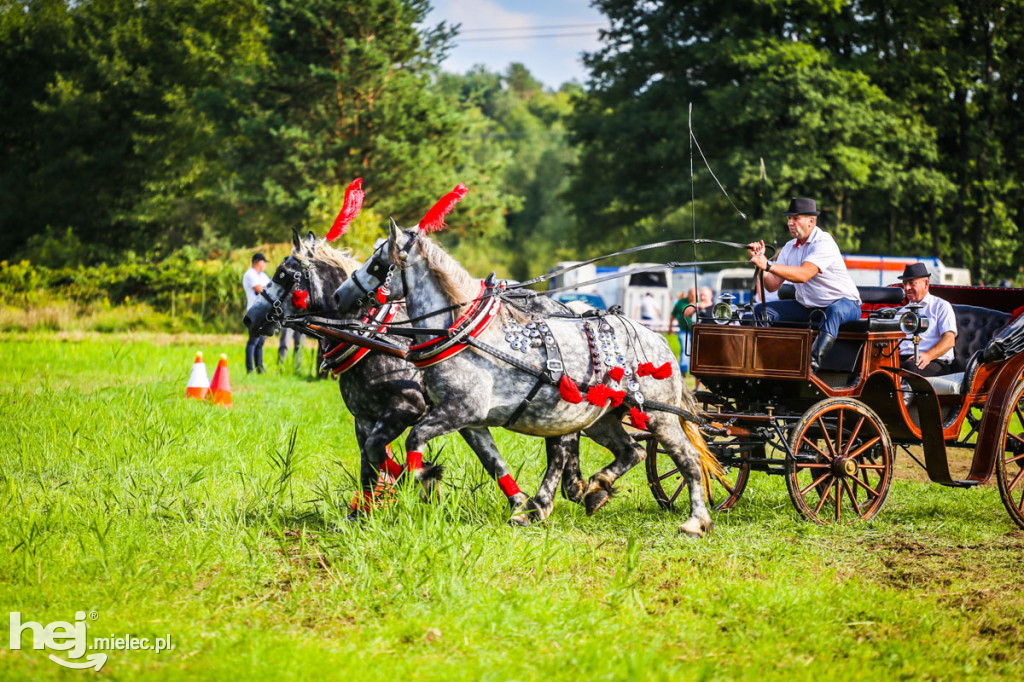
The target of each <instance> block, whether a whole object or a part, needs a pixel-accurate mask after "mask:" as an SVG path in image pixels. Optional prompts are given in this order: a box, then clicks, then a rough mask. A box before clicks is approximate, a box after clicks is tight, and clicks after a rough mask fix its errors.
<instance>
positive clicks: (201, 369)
mask: <svg viewBox="0 0 1024 682" xmlns="http://www.w3.org/2000/svg"><path fill="white" fill-rule="evenodd" d="M209 392H210V378H209V377H208V376H207V375H206V363H205V362H203V351H201V350H200V351H196V361H195V362H193V363H192V374H190V375H189V377H188V386H186V387H185V397H186V398H195V399H196V400H202V399H203V398H205V397H206V394H207V393H209Z"/></svg>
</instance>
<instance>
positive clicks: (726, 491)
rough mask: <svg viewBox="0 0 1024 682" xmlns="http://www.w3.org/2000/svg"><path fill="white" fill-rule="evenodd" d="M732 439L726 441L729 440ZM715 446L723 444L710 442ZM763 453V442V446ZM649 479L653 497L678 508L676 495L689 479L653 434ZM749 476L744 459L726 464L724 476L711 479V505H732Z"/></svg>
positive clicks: (649, 447) (719, 507) (720, 508)
mask: <svg viewBox="0 0 1024 682" xmlns="http://www.w3.org/2000/svg"><path fill="white" fill-rule="evenodd" d="M728 442H729V441H728V440H726V441H723V444H727V443H728ZM709 445H710V446H711V448H712V450H715V449H717V447H718V446H719V445H720V444H719V443H718V442H713V443H710V444H709ZM760 448H761V451H762V453H763V451H764V446H763V445H762V446H760ZM740 456H741V457H747V456H749V450H748V451H745V452H743V453H741V455H740ZM646 466H647V483H648V485H649V486H650V488H651V493H652V494H653V495H654V499H655V500H657V501H658V505H659V506H660V507H661V508H662V509H669V510H672V509H675V504H676V499H677V498H678V497H679V495H681V494H682V492H683V490H684V489H685V488H686V480H685V479H684V478H683V475H682V474H681V473H679V467H677V466H676V463H675V462H673V461H672V458H671V457H669V456H668V451H667V450H665V449H664V448H662V447H661V446H660V445H659V443H658V440H657V439H656V438H654V437H653V436H652V437H651V438H649V439H648V441H647V459H646ZM748 478H750V465H749V464H747V463H746V462H744V463H743V464H740V465H738V466H733V467H730V468H727V469H726V471H725V480H724V481H719V480H717V479H715V480H713V481H711V498H710V499H709V500H708V506H709V507H712V508H713V509H716V510H718V511H723V510H726V509H730V508H732V506H733V505H734V504H736V502H737V501H738V500H739V499H740V496H742V495H743V490H744V488H746V487H747V479H748Z"/></svg>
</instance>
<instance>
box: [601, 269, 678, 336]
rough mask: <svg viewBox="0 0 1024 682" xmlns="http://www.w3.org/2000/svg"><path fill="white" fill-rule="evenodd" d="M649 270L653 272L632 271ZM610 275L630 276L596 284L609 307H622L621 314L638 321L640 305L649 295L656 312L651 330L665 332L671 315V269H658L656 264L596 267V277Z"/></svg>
mask: <svg viewBox="0 0 1024 682" xmlns="http://www.w3.org/2000/svg"><path fill="white" fill-rule="evenodd" d="M652 267H654V268H656V269H655V270H651V271H647V272H632V271H634V270H645V269H646V268H652ZM612 272H620V273H631V274H623V275H622V276H621V277H616V278H615V279H611V280H608V281H607V282H601V283H600V284H598V285H597V292H598V293H599V294H601V297H602V298H603V299H604V302H605V303H606V304H607V305H608V307H611V306H613V305H619V306H622V311H623V312H624V313H625V314H626V315H628V316H629V317H632V318H633V319H636V320H639V319H641V317H642V315H641V306H642V305H643V300H644V296H645V295H646V294H650V295H651V297H652V298H653V299H654V300H653V304H654V305H653V307H654V309H655V310H656V311H657V315H656V316H655V318H654V320H653V321H652V322H651V324H650V327H651V329H653V330H654V331H659V332H667V331H668V321H669V315H670V313H671V312H672V288H671V284H672V269H671V268H657V265H656V264H652V263H633V264H631V265H624V266H622V267H621V268H598V271H597V276H598V277H602V276H605V275H607V274H611V273H612Z"/></svg>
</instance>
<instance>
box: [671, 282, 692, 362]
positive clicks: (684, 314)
mask: <svg viewBox="0 0 1024 682" xmlns="http://www.w3.org/2000/svg"><path fill="white" fill-rule="evenodd" d="M696 300H697V292H696V291H695V290H694V288H693V287H690V289H689V291H687V292H686V294H685V295H684V294H683V293H680V294H679V298H678V299H677V300H676V303H675V305H673V306H672V316H671V317H670V318H669V321H668V333H669V334H671V333H672V325H673V324H678V325H679V331H678V337H679V372H680V373H681V374H682V375H683V376H684V377H685V376H686V373H687V372H689V371H690V356H689V355H688V354H687V352H686V351H687V348H688V346H689V345H690V327H692V326H693V315H694V313H696V312H697V305H696V303H695V301H696Z"/></svg>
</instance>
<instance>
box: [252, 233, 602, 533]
mask: <svg viewBox="0 0 1024 682" xmlns="http://www.w3.org/2000/svg"><path fill="white" fill-rule="evenodd" d="M360 265H361V263H360V262H359V261H357V260H355V259H353V258H351V257H349V256H348V255H346V254H345V253H344V252H341V251H338V250H336V249H334V248H332V247H331V246H330V245H329V244H328V243H327V242H326V241H324V240H317V239H316V237H315V236H314V235H313V233H312V232H311V233H309V235H308V236H307V237H306V238H305V239H300V238H299V235H298V233H297V232H295V233H294V234H293V248H292V253H291V255H289V256H288V257H287V258H285V259H284V261H283V262H282V263H281V265H279V266H278V268H277V270H276V271H275V272H274V276H273V277H272V278H271V282H270V284H269V285H267V287H266V289H265V290H264V291H265V292H266V293H265V294H262V295H261V296H260V297H259V298H258V299H257V301H256V303H254V304H253V306H252V307H251V308H249V310H248V311H246V315H245V319H244V322H245V325H246V327H249V328H250V329H252V330H253V331H256V332H258V333H260V334H265V335H269V334H272V333H273V332H274V331H275V330H277V329H278V328H279V327H280V319H281V317H282V316H294V315H297V314H300V313H303V312H304V313H307V314H315V315H319V316H323V317H338V309H337V306H336V305H335V304H334V297H333V296H332V295H331V294H332V292H333V291H334V290H335V289H336V288H337V287H338V286H340V285H341V284H342V283H343V282H344V281H345V280H346V278H347V277H348V276H349V275H350V274H351V273H352V272H353V271H354V270H356V269H357V268H359V266H360ZM296 291H299V292H303V291H304V292H306V294H307V296H308V298H306V300H305V305H306V307H305V309H304V310H300V309H298V308H297V307H296V306H295V304H294V302H293V296H292V295H293V293H295V292H296ZM275 302H276V303H277V306H275ZM275 307H279V312H277V313H275ZM405 319H407V316H406V315H405V312H404V310H403V309H400V310H399V313H398V315H397V317H395V319H394V320H393V323H395V324H398V323H401V322H402V321H403V320H405ZM386 338H387V339H388V341H390V342H391V343H393V344H401V345H408V343H409V341H408V340H407V339H405V338H402V337H395V336H388V337H386ZM321 344H322V345H329V344H326V343H325V342H324V341H321ZM325 350H326V349H325ZM338 385H339V387H340V389H341V397H342V399H343V400H344V401H345V405H346V407H347V408H348V410H349V411H350V412H351V413H352V416H353V418H354V420H355V430H356V440H357V442H358V444H359V453H360V466H359V472H360V476H359V478H360V487H361V489H362V491H363V494H364V496H365V495H368V494H370V493H371V491H372V490H373V489H374V486H375V485H376V483H377V477H378V472H379V470H380V469H381V467H383V466H385V463H386V462H387V464H388V465H389V468H390V467H393V466H395V465H394V463H393V461H391V462H388V461H387V460H388V455H387V446H388V444H389V443H391V442H392V441H393V440H395V439H396V438H397V437H398V436H399V435H401V434H402V432H404V431H405V430H406V429H407V428H409V427H410V426H412V425H413V424H415V423H416V422H417V421H419V420H420V419H421V418H423V416H424V415H426V414H428V413H429V411H430V410H431V408H432V406H431V402H430V400H429V399H428V398H427V394H426V392H425V391H424V388H423V381H422V377H421V371H420V370H419V369H417V368H416V367H415V366H413V365H412V364H411V363H409V362H407V361H405V360H402V359H401V358H396V357H392V356H388V355H383V354H380V353H376V352H370V353H368V354H366V355H365V356H364V357H363V358H362V359H361V360H360V361H358V362H357V363H356V364H355V365H353V366H352V367H351V368H350V369H348V370H347V371H345V372H343V373H342V374H341V375H340V376H339V378H338ZM459 433H460V434H461V435H462V437H463V438H464V439H465V440H466V442H467V443H468V444H469V446H470V447H471V448H472V450H473V452H474V453H476V455H477V457H479V459H480V462H481V464H483V467H484V469H485V470H486V471H487V473H488V474H489V475H490V476H491V477H492V478H494V479H495V480H502V479H505V477H506V476H508V477H509V479H506V480H510V478H511V477H510V472H509V469H508V466H507V465H506V464H505V461H504V460H503V459H502V457H501V454H500V453H499V451H498V448H497V446H496V445H495V443H494V439H493V438H492V437H491V433H490V431H489V430H488V429H487V428H486V427H480V428H469V427H467V428H460V429H459ZM578 442H579V436H578V434H570V435H566V436H564V437H560V438H549V439H547V456H548V469H549V471H548V474H546V477H545V480H544V482H543V484H542V485H541V488H540V490H539V491H538V493H537V495H536V496H535V497H534V498H532V499H528V498H527V496H526V495H525V494H523V493H522V492H519V491H512V494H507V493H506V496H507V498H508V503H509V505H510V507H511V509H512V511H513V512H514V513H515V515H514V516H513V519H512V522H513V523H516V524H518V525H524V524H526V523H528V522H529V521H530V520H533V519H537V518H541V519H543V518H545V517H546V516H547V515H548V514H549V513H550V511H551V506H552V501H553V498H554V495H555V491H556V489H557V486H558V480H559V476H560V475H561V473H562V468H563V464H564V462H565V460H566V458H567V457H572V459H573V462H574V463H575V462H576V461H577V456H578ZM571 469H572V470H573V471H576V472H578V471H579V467H578V463H575V464H574V466H573V467H571ZM424 471H429V467H427V468H426V469H424ZM421 475H422V472H417V476H421ZM577 479H579V474H578V473H577ZM579 483H582V481H581V480H580V481H579ZM576 488H578V484H577V485H575V486H572V487H571V488H570V489H576ZM505 489H507V488H503V490H505ZM577 501H578V499H577ZM356 513H357V511H354V512H353V514H356Z"/></svg>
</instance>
